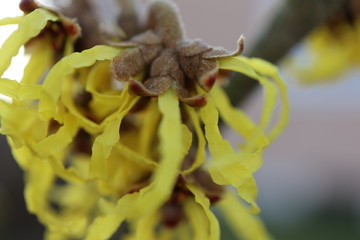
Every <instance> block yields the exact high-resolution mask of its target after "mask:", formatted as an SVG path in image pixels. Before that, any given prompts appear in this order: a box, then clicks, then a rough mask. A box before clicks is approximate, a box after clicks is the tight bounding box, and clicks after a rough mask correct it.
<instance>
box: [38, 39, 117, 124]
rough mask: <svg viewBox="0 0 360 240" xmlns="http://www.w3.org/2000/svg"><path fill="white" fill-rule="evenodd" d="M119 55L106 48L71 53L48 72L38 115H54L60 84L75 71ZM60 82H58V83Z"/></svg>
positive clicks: (48, 116)
mask: <svg viewBox="0 0 360 240" xmlns="http://www.w3.org/2000/svg"><path fill="white" fill-rule="evenodd" d="M118 53H119V49H117V48H113V47H108V46H101V45H99V46H95V47H93V48H91V49H87V50H84V51H82V52H81V53H73V54H70V55H68V56H66V57H64V58H62V59H61V60H60V61H59V62H58V63H57V64H55V65H54V67H53V68H52V69H51V70H50V72H49V74H48V75H47V77H46V79H45V80H44V84H43V85H42V88H43V91H42V93H41V96H40V99H39V113H40V115H41V116H42V118H43V119H50V118H51V117H53V116H54V115H55V113H56V105H55V103H56V101H57V100H58V99H59V96H60V93H61V89H62V84H63V82H62V81H61V80H63V79H66V77H67V76H69V75H70V74H72V73H73V72H74V71H75V69H79V68H83V67H88V66H91V65H93V64H94V63H95V61H97V60H110V59H112V58H114V57H115V56H116V55H117V54H118ZM59 80H60V81H59Z"/></svg>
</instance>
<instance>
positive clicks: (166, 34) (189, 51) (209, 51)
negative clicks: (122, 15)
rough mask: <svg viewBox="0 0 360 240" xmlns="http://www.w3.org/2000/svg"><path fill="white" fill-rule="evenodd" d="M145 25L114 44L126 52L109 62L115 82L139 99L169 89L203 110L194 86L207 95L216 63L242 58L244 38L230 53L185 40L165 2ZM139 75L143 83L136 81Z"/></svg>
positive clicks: (155, 8)
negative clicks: (125, 83)
mask: <svg viewBox="0 0 360 240" xmlns="http://www.w3.org/2000/svg"><path fill="white" fill-rule="evenodd" d="M147 23H148V26H147V30H146V31H145V32H143V33H140V34H138V35H136V36H134V37H133V38H131V39H130V40H129V41H127V42H121V43H118V44H116V45H117V46H120V47H127V48H128V49H126V50H125V51H123V52H121V53H120V54H119V55H118V56H116V57H115V58H114V59H113V60H112V66H111V69H112V72H113V75H114V76H115V78H116V79H117V80H119V81H129V82H130V90H131V91H132V92H133V93H135V94H137V95H139V96H158V95H160V94H162V93H164V92H165V91H166V90H167V89H168V88H170V87H172V88H173V90H174V91H175V93H176V95H177V96H178V98H179V100H180V101H181V102H184V103H186V104H188V105H190V106H193V107H202V106H204V105H205V104H206V97H205V95H203V94H200V93H198V91H197V88H196V84H198V85H199V86H200V87H201V88H202V89H203V90H205V92H208V91H210V90H211V88H212V86H213V85H214V83H215V81H216V78H217V74H218V63H217V61H216V59H218V58H225V57H230V56H236V55H239V54H241V52H242V50H243V47H244V44H243V38H242V37H240V39H239V40H238V48H237V50H236V51H234V52H233V53H230V52H228V51H226V50H225V49H223V48H214V47H211V46H208V45H207V44H206V43H204V42H203V41H202V40H188V39H185V38H184V33H183V29H182V24H181V21H180V18H179V15H178V14H177V10H176V7H175V6H174V5H173V4H171V3H169V2H167V1H156V2H153V3H152V4H151V5H150V7H149V16H148V21H147ZM142 72H145V78H144V80H143V82H140V81H137V80H135V79H134V77H135V76H137V75H138V74H140V73H142Z"/></svg>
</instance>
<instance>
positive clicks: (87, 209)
mask: <svg viewBox="0 0 360 240" xmlns="http://www.w3.org/2000/svg"><path fill="white" fill-rule="evenodd" d="M151 8H158V9H157V11H155V16H153V18H155V20H154V19H153V20H154V21H155V22H156V17H157V15H159V12H161V11H162V10H163V12H162V13H163V15H164V16H166V17H167V18H173V20H174V21H178V17H177V16H175V17H174V13H175V11H173V10H172V9H173V7H172V4H169V3H168V2H166V1H154V2H153V3H152V6H150V9H151ZM159 9H160V10H159ZM164 9H165V10H164ZM172 11H173V12H172ZM150 12H151V10H150ZM169 13H170V14H169ZM150 15H151V14H150ZM160 15H161V14H160ZM150 20H151V19H150ZM150 20H149V21H150ZM7 24H17V25H18V29H17V30H16V31H15V32H13V33H12V34H11V35H10V37H9V38H8V39H7V40H6V41H5V43H4V44H3V46H2V48H1V49H0V59H1V61H0V76H2V74H3V73H4V71H5V70H6V69H7V68H8V67H9V66H10V64H11V60H12V58H13V57H14V56H16V55H17V53H18V51H19V49H20V47H21V46H25V47H26V53H27V54H29V55H30V60H29V62H28V64H27V65H26V67H25V69H24V76H23V78H22V79H6V78H0V94H3V95H5V96H8V97H10V98H11V101H0V119H1V128H0V133H1V134H4V135H6V136H7V137H8V141H9V144H10V146H11V148H12V152H13V155H14V157H15V159H16V161H17V162H18V164H19V165H20V167H21V168H22V169H23V170H24V172H25V183H26V186H25V199H26V204H27V207H28V210H29V211H30V212H31V213H33V214H35V215H36V216H37V217H38V220H39V221H40V222H41V223H42V224H43V225H45V227H46V232H45V238H46V239H88V240H99V239H109V238H110V237H111V236H113V235H114V234H115V233H116V232H117V231H119V229H122V230H121V231H120V232H121V237H122V239H172V238H173V237H174V236H175V235H177V236H179V237H180V238H179V239H190V238H191V239H219V238H220V229H219V223H218V220H217V217H216V216H215V214H214V213H213V211H212V210H211V207H216V208H218V209H219V210H220V212H221V214H222V215H223V216H224V218H225V220H227V221H228V223H229V225H230V226H232V227H233V230H234V232H235V233H237V234H238V236H239V237H243V238H244V239H256V240H261V239H268V238H269V236H268V234H267V232H266V230H265V228H264V226H263V224H262V222H261V220H260V219H259V218H258V217H257V216H256V215H255V214H256V213H258V212H259V208H258V206H257V205H256V202H255V201H256V196H257V187H256V182H255V180H254V177H253V173H254V172H255V171H257V170H258V169H259V168H260V166H261V164H262V155H263V150H264V148H265V147H266V146H268V145H269V143H271V142H272V141H273V140H274V139H275V138H276V137H277V136H278V135H279V134H280V132H281V131H282V130H283V128H284V127H285V125H286V122H287V115H288V102H287V96H286V86H285V84H284V82H283V81H282V79H281V78H280V76H279V74H278V70H277V69H276V67H275V66H273V65H271V64H269V63H267V62H265V61H263V60H260V59H249V58H246V57H242V56H234V55H238V54H239V52H240V51H241V50H239V49H238V51H237V52H236V53H234V54H228V53H225V52H224V50H222V49H217V48H211V47H208V46H207V45H205V44H203V43H202V42H200V41H194V42H188V41H187V40H184V41H183V44H180V45H179V44H178V42H177V44H173V40H174V39H179V38H180V39H181V36H179V35H176V34H177V33H174V31H172V32H170V33H169V32H166V31H165V32H162V31H163V29H162V28H161V27H159V28H158V27H157V26H155V27H153V28H152V29H151V30H152V31H151V32H149V31H148V32H146V33H145V34H142V35H141V34H140V35H139V36H136V37H134V38H133V40H131V41H129V42H126V43H125V42H124V43H120V44H119V45H118V46H114V45H113V46H110V45H98V46H95V47H92V48H90V49H86V50H84V51H82V52H73V45H74V41H75V40H76V38H77V37H78V32H79V29H78V27H77V24H76V23H75V22H73V21H72V20H69V19H67V18H65V17H63V16H61V15H59V14H57V13H56V12H54V11H50V10H47V9H44V8H36V9H34V10H33V11H30V12H29V13H26V14H24V15H23V16H19V17H14V18H5V19H2V20H0V25H7ZM174 35H176V36H174ZM144 36H145V38H143V37H144ZM167 37H169V39H167ZM144 39H145V40H144ZM158 41H162V43H161V44H160V45H156V44H158ZM239 43H240V44H239V46H240V47H241V44H242V40H240V42H239ZM159 46H162V47H161V49H159V48H157V47H159ZM189 46H195V47H194V48H190V50H189ZM175 48H176V50H174V49H175ZM139 54H140V55H139ZM141 54H142V55H141ZM139 56H142V57H143V59H141V58H139ZM149 56H150V57H149ZM179 59H180V60H179ZM194 59H197V60H196V61H195V60H194ZM139 61H140V62H141V64H140V63H139ZM172 61H174V62H172ZM176 61H178V62H180V63H177V62H176ZM189 61H190V62H189ZM156 62H160V63H159V64H156ZM193 64H197V65H196V69H197V70H196V71H197V72H196V73H194V72H193V71H195V70H192V69H193V68H191V66H190V65H193ZM138 65H141V66H138ZM150 65H152V66H155V65H159V66H158V67H151V69H149V68H148V67H147V66H150ZM124 69H125V70H124ZM179 69H181V70H182V71H180V70H179ZM201 69H202V70H204V71H203V72H201ZM219 70H232V71H237V72H240V73H242V74H245V75H247V76H250V77H252V78H253V79H255V80H258V81H259V83H260V84H261V86H262V87H263V89H264V107H263V112H262V116H261V119H260V121H259V124H256V123H255V122H254V121H253V120H251V119H250V118H249V117H248V116H247V115H246V114H245V113H244V112H242V111H241V110H240V109H237V108H235V107H233V106H231V104H230V102H229V100H228V98H227V96H226V94H225V92H224V91H223V90H222V89H221V86H220V85H219V83H218V82H215V79H216V76H217V75H216V74H217V72H218V71H219ZM193 73H194V74H193ZM191 74H193V75H194V76H191ZM193 77H194V78H197V79H196V81H195V82H194V81H192V80H191V79H193ZM116 79H117V80H121V81H124V83H123V84H119V82H118V81H117V80H116ZM170 80H171V81H170ZM115 82H117V84H115ZM190 83H191V84H190ZM180 85H181V86H180ZM277 105H280V108H279V109H280V111H279V116H278V120H277V122H275V124H272V123H273V118H274V112H275V111H274V109H275V108H276V106H277ZM219 117H221V119H222V121H223V122H224V123H225V124H227V125H228V126H230V127H231V128H232V129H233V130H235V131H236V132H237V133H238V134H239V135H240V136H242V137H243V139H244V141H243V142H242V143H241V144H240V143H239V145H238V146H239V147H238V148H236V149H234V148H233V147H232V146H231V145H230V143H229V142H228V141H227V140H225V139H223V137H222V136H221V134H220V130H219V123H218V120H219ZM207 151H209V154H207ZM207 159H208V160H207ZM234 190H236V191H234ZM237 195H238V196H237ZM239 197H240V198H241V199H240V198H239ZM122 225H123V226H125V225H126V230H123V227H120V226H122Z"/></svg>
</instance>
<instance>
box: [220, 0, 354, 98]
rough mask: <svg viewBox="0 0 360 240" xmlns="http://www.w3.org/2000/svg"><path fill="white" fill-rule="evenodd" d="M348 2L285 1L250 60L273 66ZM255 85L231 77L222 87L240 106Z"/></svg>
mask: <svg viewBox="0 0 360 240" xmlns="http://www.w3.org/2000/svg"><path fill="white" fill-rule="evenodd" d="M348 2H349V0H288V1H286V2H285V4H284V5H283V6H282V8H280V9H279V11H278V13H277V14H275V15H274V16H275V17H274V18H273V19H272V21H271V22H270V25H269V27H268V28H267V30H266V31H265V32H264V34H263V35H262V36H261V37H260V40H259V41H258V42H257V43H256V44H255V47H254V48H253V49H252V51H250V54H249V56H250V57H259V58H263V59H265V60H267V61H270V62H272V63H277V62H278V61H279V60H280V59H281V58H282V57H284V56H285V55H286V54H287V52H288V51H289V50H290V49H291V48H292V47H293V46H295V45H296V44H297V43H298V42H300V41H301V40H302V39H303V38H304V37H305V36H306V35H308V34H309V33H310V32H311V31H312V30H313V29H314V28H315V27H316V26H319V25H321V24H323V23H324V22H325V21H326V20H327V19H329V17H331V16H332V15H333V14H335V13H336V12H337V11H340V10H341V8H343V7H344V6H345V5H346V4H348ZM257 85H258V84H257V82H256V81H254V80H252V79H250V78H247V77H244V76H243V75H240V74H237V73H234V74H233V75H232V76H231V77H230V81H229V84H228V85H227V86H226V87H225V91H226V92H227V93H228V95H229V97H230V100H231V102H232V103H233V104H234V105H236V104H239V103H241V102H242V101H243V100H244V99H245V98H246V97H247V96H248V95H249V93H251V92H252V90H254V89H255V87H256V86H257Z"/></svg>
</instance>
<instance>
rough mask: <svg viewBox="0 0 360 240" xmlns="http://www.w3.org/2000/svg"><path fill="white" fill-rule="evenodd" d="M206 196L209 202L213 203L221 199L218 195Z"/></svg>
mask: <svg viewBox="0 0 360 240" xmlns="http://www.w3.org/2000/svg"><path fill="white" fill-rule="evenodd" d="M207 198H208V199H209V201H210V204H215V203H217V202H218V201H219V200H220V199H221V197H220V196H218V195H212V196H207Z"/></svg>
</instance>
